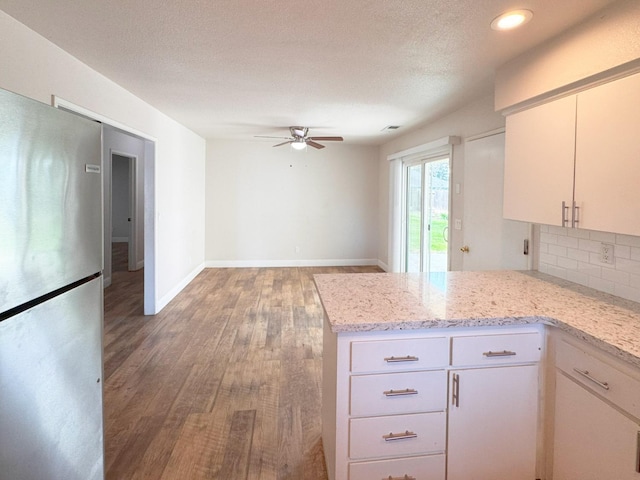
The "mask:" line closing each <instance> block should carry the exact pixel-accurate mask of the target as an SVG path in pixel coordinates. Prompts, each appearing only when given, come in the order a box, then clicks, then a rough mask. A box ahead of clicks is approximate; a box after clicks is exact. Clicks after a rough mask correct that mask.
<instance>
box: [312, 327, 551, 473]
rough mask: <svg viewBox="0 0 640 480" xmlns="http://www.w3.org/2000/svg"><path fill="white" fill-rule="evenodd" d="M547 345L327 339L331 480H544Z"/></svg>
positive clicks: (509, 337)
mask: <svg viewBox="0 0 640 480" xmlns="http://www.w3.org/2000/svg"><path fill="white" fill-rule="evenodd" d="M541 338H542V335H541V334H540V329H538V328H537V327H522V328H517V327H516V328H508V327H507V328H501V329H495V328H494V329H483V328H477V329H471V328H468V329H458V330H457V331H452V330H451V329H448V330H436V329H433V330H430V331H413V332H370V333H361V334H357V333H352V334H342V335H341V334H338V335H335V334H329V333H328V332H326V331H325V336H324V342H325V343H324V354H325V355H324V359H323V362H324V369H323V376H324V378H323V385H324V386H323V446H324V451H325V459H326V464H327V470H328V473H329V479H330V480H364V479H367V480H389V479H392V480H447V479H448V480H462V479H464V480H485V479H486V480H494V479H496V478H504V479H509V480H520V479H522V480H535V478H536V476H535V470H536V458H537V457H536V445H537V443H536V442H537V425H538V423H537V415H538V361H539V359H540V355H541V348H542V346H541ZM454 377H455V378H456V383H455V387H454V383H453V381H452V379H453V378H454ZM454 392H455V394H456V397H455V404H451V402H450V399H451V394H452V393H454Z"/></svg>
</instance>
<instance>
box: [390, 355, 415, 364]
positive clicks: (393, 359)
mask: <svg viewBox="0 0 640 480" xmlns="http://www.w3.org/2000/svg"><path fill="white" fill-rule="evenodd" d="M418 360H419V359H418V357H414V356H413V355H407V356H406V357H385V359H384V361H385V362H387V363H399V362H417V361H418Z"/></svg>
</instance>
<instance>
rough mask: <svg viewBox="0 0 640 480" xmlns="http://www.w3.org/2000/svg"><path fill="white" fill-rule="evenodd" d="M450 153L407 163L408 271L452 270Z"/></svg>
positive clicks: (441, 273)
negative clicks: (450, 257)
mask: <svg viewBox="0 0 640 480" xmlns="http://www.w3.org/2000/svg"><path fill="white" fill-rule="evenodd" d="M450 170H451V168H450V161H449V156H448V155H446V156H441V157H436V158H428V159H423V160H420V161H418V162H414V163H410V164H406V165H405V175H404V184H405V188H404V206H405V221H404V235H403V236H404V242H403V246H404V249H403V250H404V255H403V257H404V258H403V260H404V261H403V267H404V268H403V270H404V271H405V272H420V273H428V274H429V276H430V277H431V278H432V280H434V279H436V278H437V277H438V276H440V277H443V278H444V273H445V272H446V271H447V270H448V269H449V177H450Z"/></svg>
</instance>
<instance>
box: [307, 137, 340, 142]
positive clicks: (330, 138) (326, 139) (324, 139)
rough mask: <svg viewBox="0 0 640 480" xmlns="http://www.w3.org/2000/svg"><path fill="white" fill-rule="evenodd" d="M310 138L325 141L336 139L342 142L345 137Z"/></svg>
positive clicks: (310, 138)
mask: <svg viewBox="0 0 640 480" xmlns="http://www.w3.org/2000/svg"><path fill="white" fill-rule="evenodd" d="M309 140H320V141H325V142H327V141H328V142H331V141H336V142H342V141H343V140H344V138H342V137H309Z"/></svg>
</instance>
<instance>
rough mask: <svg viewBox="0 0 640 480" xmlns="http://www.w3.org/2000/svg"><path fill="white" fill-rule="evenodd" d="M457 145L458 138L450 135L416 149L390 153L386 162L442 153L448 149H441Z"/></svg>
mask: <svg viewBox="0 0 640 480" xmlns="http://www.w3.org/2000/svg"><path fill="white" fill-rule="evenodd" d="M459 143H460V137H455V136H451V135H450V136H448V137H442V138H439V139H437V140H433V141H432V142H428V143H423V144H422V145H418V146H417V147H412V148H408V149H406V150H402V151H400V152H396V153H392V154H391V155H387V160H389V161H392V160H398V159H404V158H406V157H409V156H411V155H416V154H430V153H431V152H435V151H439V150H441V149H442V150H443V151H448V148H447V149H446V150H445V149H444V148H443V147H448V146H449V145H458V144H459Z"/></svg>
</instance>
